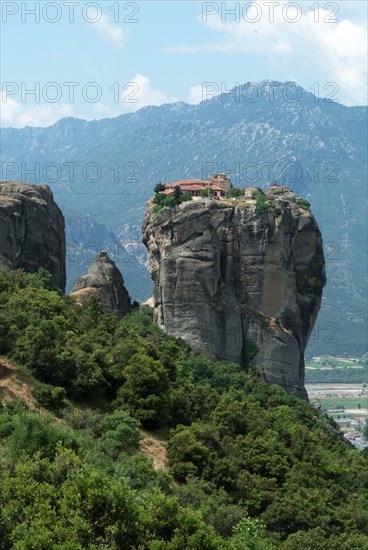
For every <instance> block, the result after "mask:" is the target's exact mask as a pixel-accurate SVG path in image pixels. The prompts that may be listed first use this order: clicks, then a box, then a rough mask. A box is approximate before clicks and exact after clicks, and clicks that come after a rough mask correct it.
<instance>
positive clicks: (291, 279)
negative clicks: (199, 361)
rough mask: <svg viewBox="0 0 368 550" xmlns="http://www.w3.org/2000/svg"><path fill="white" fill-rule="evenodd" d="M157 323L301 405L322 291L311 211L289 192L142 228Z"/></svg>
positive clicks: (159, 216) (195, 210) (156, 218)
mask: <svg viewBox="0 0 368 550" xmlns="http://www.w3.org/2000/svg"><path fill="white" fill-rule="evenodd" d="M143 242H144V244H145V245H146V247H147V249H148V253H149V266H150V273H151V277H152V279H153V281H154V316H155V320H156V322H157V323H158V324H159V325H160V326H162V327H163V328H164V329H165V330H166V332H167V333H168V334H170V335H173V336H176V337H180V338H183V339H184V340H185V341H187V342H188V343H189V344H190V345H191V346H192V347H193V348H194V349H195V350H198V351H207V352H210V353H212V354H214V355H215V356H217V357H219V358H223V359H226V360H229V361H235V362H239V361H242V362H244V363H246V356H247V349H248V348H249V342H250V341H253V342H254V343H255V344H256V346H257V348H258V353H257V355H256V356H255V358H254V362H255V364H256V365H257V367H258V369H259V371H260V373H261V375H262V377H263V378H264V379H265V380H266V381H268V382H270V383H277V384H280V385H281V386H282V387H283V388H284V389H285V390H286V391H287V392H288V393H289V394H294V395H297V396H299V397H302V398H305V399H307V393H306V391H305V388H304V350H305V347H306V344H307V342H308V339H309V336H310V334H311V331H312V329H313V326H314V323H315V320H316V317H317V314H318V311H319V308H320V305H321V297H322V289H323V287H324V285H325V283H326V278H325V270H324V256H323V248H322V238H321V233H320V231H319V228H318V225H317V223H316V221H315V219H314V217H313V215H312V214H311V212H310V211H309V208H308V204H307V203H306V202H305V201H303V200H302V199H300V198H298V197H297V196H296V195H295V194H294V193H293V192H292V191H291V190H290V189H288V188H287V187H270V188H269V189H268V190H267V191H266V192H265V193H264V194H262V193H261V194H260V193H258V195H257V200H255V199H253V198H248V199H245V198H244V199H241V200H239V201H237V202H235V201H232V200H205V199H203V200H196V201H190V202H186V203H183V204H181V205H180V206H179V207H175V208H164V209H162V210H160V211H159V212H158V213H156V212H155V211H154V205H153V202H152V201H150V202H149V203H148V209H147V212H146V216H145V219H144V223H143Z"/></svg>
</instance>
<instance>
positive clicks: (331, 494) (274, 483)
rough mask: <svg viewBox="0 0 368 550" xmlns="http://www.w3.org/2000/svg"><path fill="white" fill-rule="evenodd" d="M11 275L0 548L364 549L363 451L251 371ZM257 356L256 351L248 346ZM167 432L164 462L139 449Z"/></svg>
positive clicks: (140, 318)
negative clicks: (14, 380)
mask: <svg viewBox="0 0 368 550" xmlns="http://www.w3.org/2000/svg"><path fill="white" fill-rule="evenodd" d="M151 315H152V312H151V310H150V309H149V308H145V307H143V308H140V309H137V310H135V311H133V312H132V313H131V314H129V315H127V316H126V317H124V318H123V319H121V320H119V319H117V318H114V317H112V316H108V315H106V314H104V313H103V312H102V311H101V310H100V308H99V306H98V303H97V301H96V300H94V299H92V300H91V301H90V302H88V303H87V304H85V305H83V306H79V305H77V304H76V303H75V302H74V301H73V300H72V299H71V298H70V297H68V296H64V295H62V293H61V292H60V291H57V290H55V289H53V287H52V284H51V280H50V277H49V275H48V273H47V272H45V271H44V270H40V271H39V272H38V274H37V275H30V274H25V273H23V272H21V271H9V270H7V269H6V268H1V271H0V354H1V356H2V361H4V362H5V360H6V361H8V362H9V364H11V365H14V369H16V371H15V372H16V373H17V376H18V377H19V380H21V381H22V383H26V384H27V386H28V387H29V388H30V389H31V391H32V394H33V399H34V402H33V406H32V408H30V404H29V403H28V406H27V403H25V402H23V401H22V400H21V399H15V398H14V397H15V396H14V395H11V394H10V393H9V392H7V391H6V386H4V387H2V386H1V387H0V403H1V405H0V548H1V549H4V550H5V549H10V548H16V549H22V550H23V549H35V550H42V549H45V550H46V549H47V550H49V549H50V548H55V549H63V550H79V549H85V548H88V549H107V548H108V549H114V548H116V549H120V548H124V549H135V550H138V549H139V550H140V549H149V550H161V549H168V550H212V549H213V550H215V549H216V550H217V549H221V550H225V549H226V550H227V549H230V550H248V549H249V550H271V549H274V550H276V549H277V550H278V549H281V550H300V549H305V550H309V549H310V550H312V549H313V550H328V549H331V548H338V549H341V550H364V549H368V512H367V510H368V490H367V489H368V456H367V454H366V453H361V452H359V451H358V450H356V449H354V448H352V447H351V446H349V445H348V444H347V443H346V442H344V441H343V439H342V437H341V436H340V434H339V432H338V430H337V428H336V426H335V425H334V423H333V421H332V420H331V419H329V418H328V417H326V416H324V415H320V414H319V413H318V412H317V411H316V410H315V409H314V408H313V407H312V406H310V405H309V404H308V403H307V402H304V401H302V400H300V399H298V398H295V397H290V396H287V395H286V393H285V392H284V391H283V390H282V389H281V388H279V387H278V386H274V385H267V384H265V383H264V382H263V381H262V380H260V378H259V377H258V375H257V370H256V369H255V368H254V367H253V365H252V356H253V354H252V352H251V350H249V352H248V355H247V357H246V361H245V365H244V366H242V367H241V366H240V365H236V364H231V363H226V362H222V361H216V360H214V359H213V358H212V357H211V356H209V355H203V354H197V353H193V352H192V350H191V349H190V348H189V347H188V346H187V345H186V344H185V343H184V342H182V341H180V340H175V339H174V338H170V337H168V336H166V335H165V334H164V332H163V331H162V330H161V329H160V328H158V327H157V326H156V325H154V324H153V323H152V319H151ZM253 353H254V352H253ZM147 432H148V433H149V434H152V437H157V436H160V438H161V439H163V440H164V445H165V446H166V448H167V458H168V467H167V468H163V469H159V470H157V469H154V468H153V465H152V462H151V461H150V460H149V459H148V458H147V457H146V456H145V455H144V454H143V453H142V452H141V441H142V437H143V434H144V433H145V434H147Z"/></svg>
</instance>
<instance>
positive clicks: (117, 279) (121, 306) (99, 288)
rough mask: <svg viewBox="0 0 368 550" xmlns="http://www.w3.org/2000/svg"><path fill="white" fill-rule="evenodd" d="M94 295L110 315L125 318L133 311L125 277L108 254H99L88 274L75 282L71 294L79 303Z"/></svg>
mask: <svg viewBox="0 0 368 550" xmlns="http://www.w3.org/2000/svg"><path fill="white" fill-rule="evenodd" d="M94 295H96V296H98V298H99V302H100V306H101V308H102V309H103V311H105V313H108V314H109V315H115V316H117V317H123V315H125V314H126V313H129V311H131V308H132V304H131V301H130V297H129V293H128V291H127V289H126V288H125V285H124V279H123V276H122V274H121V273H120V271H119V269H118V268H117V267H116V265H115V262H113V261H112V260H111V259H110V258H109V256H108V254H107V253H106V252H99V253H98V254H97V256H96V257H95V259H94V261H93V263H92V264H91V266H90V267H89V269H88V271H87V273H86V274H85V275H83V276H82V277H79V278H78V279H77V280H76V281H75V283H74V285H73V292H72V293H71V296H72V298H74V299H75V300H76V301H77V302H79V303H84V302H86V301H87V300H89V299H90V298H91V297H92V296H94Z"/></svg>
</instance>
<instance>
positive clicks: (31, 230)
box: [0, 181, 66, 290]
mask: <svg viewBox="0 0 368 550" xmlns="http://www.w3.org/2000/svg"><path fill="white" fill-rule="evenodd" d="M0 258H1V261H2V262H3V263H5V264H6V265H8V266H10V267H11V268H13V269H24V270H25V271H30V272H35V271H37V270H38V269H39V268H40V267H43V268H45V269H47V270H48V271H49V272H50V273H51V274H52V277H53V283H54V285H55V286H56V287H58V288H60V289H62V290H64V289H65V283H66V272H65V226H64V217H63V215H62V213H61V210H60V209H59V207H58V206H57V204H56V203H55V201H54V198H53V195H52V192H51V189H50V188H49V187H48V185H34V184H31V183H23V182H19V181H11V182H4V181H3V182H0Z"/></svg>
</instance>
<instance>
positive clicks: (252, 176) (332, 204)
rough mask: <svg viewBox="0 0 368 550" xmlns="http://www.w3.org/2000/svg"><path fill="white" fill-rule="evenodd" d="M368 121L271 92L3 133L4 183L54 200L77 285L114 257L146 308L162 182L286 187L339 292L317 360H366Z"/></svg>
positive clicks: (296, 94)
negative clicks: (33, 188) (219, 179)
mask: <svg viewBox="0 0 368 550" xmlns="http://www.w3.org/2000/svg"><path fill="white" fill-rule="evenodd" d="M244 86H246V85H244ZM366 117H367V109H366V107H346V106H343V105H341V104H338V103H336V102H333V101H330V100H323V99H319V98H316V97H315V96H314V95H313V94H312V93H310V92H307V91H305V90H303V89H301V88H299V87H296V86H294V87H293V86H292V85H287V84H285V83H284V84H283V83H275V82H269V81H265V82H263V83H260V85H259V86H258V87H257V88H255V87H254V86H253V88H251V87H249V88H246V87H240V88H238V89H237V90H235V91H234V93H228V94H222V95H218V96H215V97H213V98H212V99H209V100H207V101H203V102H202V103H200V104H199V105H188V104H185V103H176V104H167V105H163V106H161V107H147V108H144V109H141V110H139V111H137V112H136V113H133V114H126V115H122V116H120V117H117V118H114V119H105V120H101V121H85V120H78V119H73V118H66V119H62V120H60V121H59V122H57V123H56V124H54V125H53V126H51V127H49V128H24V129H12V128H5V129H2V132H1V140H2V152H1V163H2V178H1V179H8V180H23V181H29V182H32V183H47V184H48V185H50V187H51V188H52V190H53V192H54V195H55V200H56V201H57V203H58V204H59V206H60V207H61V208H62V210H63V212H64V214H65V216H66V222H67V236H68V241H69V246H68V260H69V261H68V283H69V284H71V283H72V281H73V280H74V279H75V277H76V276H78V275H81V274H82V273H84V272H85V269H86V266H87V265H89V263H90V262H91V259H92V257H93V256H94V255H95V254H96V251H98V250H101V249H104V250H107V251H108V252H109V254H110V256H111V257H112V258H113V259H114V260H115V261H116V263H117V265H118V266H119V268H120V269H121V271H122V273H123V275H124V279H125V282H126V285H127V288H128V289H129V292H130V294H131V295H132V298H134V299H139V300H143V299H145V298H148V297H149V296H150V295H151V293H152V283H151V281H150V278H149V275H148V271H147V269H146V266H145V261H146V256H145V251H144V249H143V246H142V245H141V242H140V239H141V230H140V228H141V223H142V219H143V215H144V211H145V203H146V201H147V199H148V198H149V197H150V196H151V195H152V192H153V191H152V190H153V187H154V185H155V184H156V183H157V182H158V181H162V182H163V183H167V182H170V181H175V180H176V179H183V178H197V177H207V175H208V174H210V173H211V174H213V173H215V172H217V171H224V172H226V173H227V174H228V175H229V176H230V177H231V179H232V181H233V183H234V185H235V186H239V187H246V186H252V187H265V186H267V185H268V184H269V183H270V182H271V181H273V180H275V181H277V182H279V183H286V184H287V185H289V187H291V188H292V189H294V190H295V191H296V193H297V194H299V195H301V196H302V197H304V198H306V199H307V200H308V201H309V202H310V203H311V205H312V209H313V212H314V214H315V216H316V218H317V221H318V223H319V226H320V228H321V231H322V235H323V239H324V249H325V256H326V262H327V265H326V267H327V279H328V283H327V287H326V288H325V290H324V298H323V305H322V309H321V312H320V315H319V320H318V323H317V325H316V328H315V330H314V334H313V335H312V337H311V340H310V344H309V348H308V350H309V354H317V353H318V354H319V353H335V354H341V353H350V354H355V355H360V354H362V353H364V352H365V349H366V340H365V338H366V337H365V322H366V319H365V317H366V297H365V295H364V291H363V290H362V289H364V288H365V284H366V279H365V276H366V262H365V240H366V229H367V227H366V215H367V212H366V199H367V196H366V179H367V178H366V176H367V166H366V156H365V152H366V147H367V135H366V121H367V118H366ZM32 172H33V173H32ZM114 251H115V254H114Z"/></svg>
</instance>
